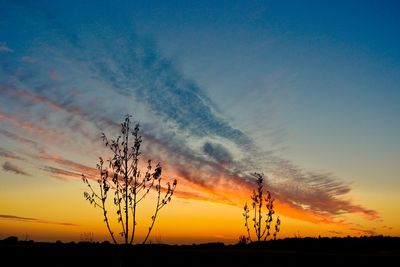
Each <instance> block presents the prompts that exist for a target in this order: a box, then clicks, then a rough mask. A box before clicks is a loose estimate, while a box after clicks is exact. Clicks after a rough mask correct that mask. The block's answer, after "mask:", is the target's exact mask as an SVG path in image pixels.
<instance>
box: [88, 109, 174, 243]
mask: <svg viewBox="0 0 400 267" xmlns="http://www.w3.org/2000/svg"><path fill="white" fill-rule="evenodd" d="M131 117H132V116H131V115H126V116H125V120H124V122H123V123H121V131H120V133H121V135H119V136H118V137H117V138H116V139H108V138H107V137H106V135H105V134H104V133H102V135H101V137H102V139H103V142H104V144H105V146H106V147H109V148H110V150H111V151H112V153H113V156H112V158H110V159H109V160H107V164H105V163H104V160H103V158H102V157H100V158H99V164H97V169H98V170H99V178H98V179H97V183H98V185H99V190H98V191H97V190H94V188H93V186H92V185H91V183H90V182H89V180H88V178H87V177H86V176H85V175H84V174H82V180H83V182H84V183H85V184H86V185H87V186H88V188H89V192H85V193H84V196H85V198H86V200H88V201H89V202H90V203H91V204H93V205H94V207H98V208H100V209H101V210H102V211H103V215H104V222H105V224H106V226H107V229H108V231H109V233H110V236H111V238H112V240H113V242H114V243H115V244H117V243H118V242H117V239H116V238H115V235H114V232H113V231H112V229H111V226H110V222H109V214H108V213H107V206H106V204H107V203H108V202H109V201H107V200H108V199H109V198H108V196H109V191H112V192H113V204H114V205H115V206H116V209H117V211H116V216H117V219H118V224H120V228H121V229H122V231H121V232H120V233H119V234H120V235H121V236H122V237H123V238H124V243H125V244H132V243H133V241H134V238H135V229H136V225H137V207H138V204H139V203H140V202H141V201H142V200H143V199H144V198H145V197H146V196H147V195H148V194H149V193H150V190H151V189H155V191H156V193H157V200H156V203H155V209H154V213H153V215H152V217H151V224H150V227H149V228H148V231H147V235H146V237H145V238H144V240H143V244H144V243H146V241H147V239H148V238H149V235H150V233H151V230H152V229H153V226H154V223H155V221H156V218H157V215H158V212H159V210H160V209H161V208H163V207H164V206H165V205H167V204H168V203H169V202H170V201H171V198H172V196H173V194H174V191H175V188H176V185H177V181H176V180H174V181H173V183H172V185H171V184H170V183H169V182H167V183H166V187H162V185H161V172H162V168H161V165H160V164H157V166H156V167H155V168H154V169H153V168H152V165H151V160H148V162H147V169H146V172H145V173H144V175H142V173H141V171H140V169H139V160H140V155H141V152H140V145H141V143H142V137H141V136H140V135H139V124H136V125H135V127H134V128H133V129H131ZM130 227H131V231H129V229H130Z"/></svg>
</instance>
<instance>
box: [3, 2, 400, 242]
mask: <svg viewBox="0 0 400 267" xmlns="http://www.w3.org/2000/svg"><path fill="white" fill-rule="evenodd" d="M82 2H84V3H80V1H38V2H35V3H33V2H31V1H5V0H1V1H0V6H1V8H0V165H1V169H0V182H1V186H0V238H5V237H7V236H10V235H15V236H18V237H20V238H21V239H24V238H30V239H35V240H46V241H55V240H63V241H72V240H74V241H79V240H82V239H84V238H85V236H87V233H92V234H93V238H94V239H95V240H99V241H101V240H106V239H109V237H108V236H107V232H106V231H107V229H106V227H105V225H104V223H103V218H102V214H101V211H100V210H98V209H94V208H93V207H91V206H90V205H89V204H88V203H87V202H86V201H85V199H84V197H83V192H84V191H85V190H86V188H85V185H84V184H83V183H82V181H81V179H80V178H81V174H82V173H84V174H95V167H96V164H97V163H98V158H99V157H100V156H102V157H104V158H106V157H107V156H108V157H110V156H111V155H110V153H109V151H108V150H107V149H106V148H104V146H103V144H102V142H101V138H100V137H101V133H103V132H104V133H106V134H107V135H108V136H111V137H112V136H116V135H117V134H118V130H119V125H120V122H122V120H123V119H124V115H125V114H132V115H133V119H134V121H135V122H138V123H140V125H141V133H142V136H143V146H142V147H143V151H142V152H143V154H142V158H141V166H142V168H145V164H146V162H147V160H148V159H152V161H153V162H160V163H161V164H162V166H163V177H164V178H163V179H165V180H166V181H167V180H172V179H177V180H178V186H177V189H176V194H175V195H174V198H173V200H172V202H171V203H170V204H169V205H168V206H166V207H165V208H163V210H162V211H160V214H159V217H158V220H157V222H156V224H155V228H154V230H153V233H152V236H151V238H152V240H153V242H164V243H179V244H182V243H201V242H225V243H235V242H237V241H238V237H239V236H240V235H242V234H245V228H244V219H243V216H242V212H243V206H244V203H245V202H246V201H250V195H251V191H252V190H253V189H254V188H255V178H254V177H253V176H252V175H251V174H252V173H254V172H260V173H263V174H264V175H265V177H266V188H267V189H268V190H269V191H271V193H272V195H273V197H274V198H275V199H276V203H275V211H276V214H277V215H279V216H280V218H281V221H282V226H281V232H280V233H279V235H278V237H280V238H284V237H293V236H303V237H304V236H314V237H315V236H347V235H351V236H361V235H393V236H399V235H400V218H399V216H398V214H399V212H400V208H399V205H398V203H400V177H399V175H400V162H399V159H400V142H399V136H400V123H399V119H398V118H399V116H400V49H399V47H400V28H399V27H398V25H399V24H400V21H399V20H400V16H399V14H398V13H399V10H400V6H399V3H398V2H397V1H112V2H111V1H82ZM154 200H155V199H154V195H153V196H151V197H149V198H148V201H147V202H145V203H144V204H143V206H142V207H141V209H140V210H139V213H140V215H139V219H138V220H139V223H138V238H139V239H140V237H143V235H144V234H145V231H146V230H147V227H148V226H147V225H148V223H149V222H150V217H151V210H152V202H154ZM275 218H276V217H275Z"/></svg>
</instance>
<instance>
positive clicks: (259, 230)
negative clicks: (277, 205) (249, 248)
mask: <svg viewBox="0 0 400 267" xmlns="http://www.w3.org/2000/svg"><path fill="white" fill-rule="evenodd" d="M254 176H255V177H256V178H257V189H256V190H253V194H252V196H251V200H252V202H251V207H252V210H253V211H254V215H253V218H252V221H253V228H254V233H255V235H256V238H257V240H256V241H261V240H264V241H265V240H267V239H268V237H269V236H270V235H271V232H270V231H271V224H272V222H273V215H274V213H275V211H274V199H273V198H272V196H271V193H270V192H269V191H267V194H266V197H265V196H264V192H263V187H264V184H263V180H264V178H263V175H262V174H260V173H254ZM264 203H265V208H266V209H267V212H266V214H265V218H264V215H263V211H262V209H263V207H264ZM243 209H244V213H243V216H244V218H245V224H244V226H245V228H246V231H247V241H249V242H252V241H253V240H252V238H251V234H250V226H249V222H248V220H249V218H250V209H249V206H248V205H247V202H246V204H245V205H244V208H243ZM263 218H264V220H263ZM280 225H281V220H280V219H279V216H278V218H277V220H276V222H275V231H274V233H273V236H274V239H276V235H277V233H278V232H279V231H280Z"/></svg>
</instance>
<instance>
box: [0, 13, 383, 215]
mask: <svg viewBox="0 0 400 267" xmlns="http://www.w3.org/2000/svg"><path fill="white" fill-rule="evenodd" d="M19 19H24V18H23V16H22V17H21V18H19ZM37 19H41V20H43V21H41V22H40V23H37V24H35V25H31V27H32V28H34V27H43V29H45V30H43V29H42V28H41V29H38V31H35V32H40V33H41V35H39V36H35V40H39V41H37V42H35V45H33V46H32V47H31V48H30V49H28V50H27V51H23V53H26V57H28V58H35V60H34V61H30V62H26V61H21V60H20V57H21V56H20V55H18V56H17V55H16V56H15V58H14V57H12V55H13V54H14V53H12V54H11V53H10V54H8V55H7V57H8V58H7V59H5V60H4V61H2V62H0V74H2V75H3V76H4V77H6V78H5V79H4V80H3V81H2V82H1V84H0V95H1V96H2V98H1V99H0V103H1V104H2V107H3V108H2V111H0V122H1V121H3V123H5V122H7V123H8V124H11V125H12V126H13V127H14V128H15V129H22V130H25V132H24V134H16V132H17V131H13V129H11V128H10V127H6V128H4V130H3V129H2V130H0V135H2V136H3V137H5V138H8V139H12V140H15V141H18V142H21V143H23V144H25V145H27V146H29V147H32V148H33V149H35V150H36V152H37V154H36V155H30V156H31V158H32V159H34V160H36V164H37V166H38V168H40V169H41V170H42V171H45V172H47V173H50V174H52V175H53V176H57V177H63V178H68V177H71V178H73V179H75V178H77V177H78V176H79V177H80V173H87V174H89V175H92V176H93V177H95V176H96V174H97V171H96V169H95V168H91V167H88V166H86V165H85V164H82V163H78V162H77V160H75V159H74V160H69V159H68V158H67V156H60V155H57V153H53V154H50V153H48V151H46V150H45V149H44V145H43V143H45V144H46V147H49V148H50V149H51V147H52V146H53V147H57V148H58V149H59V150H61V149H64V150H65V151H68V152H70V154H71V153H72V152H74V153H76V154H78V155H80V156H82V157H83V156H85V155H86V156H87V157H92V158H93V154H96V153H99V154H100V153H102V152H104V150H101V149H97V148H96V147H95V146H96V145H98V143H95V141H94V140H96V138H97V136H99V134H100V133H101V132H105V133H111V134H112V133H115V132H116V131H117V130H118V126H119V124H118V123H117V122H119V121H120V120H121V118H122V116H123V115H124V114H126V113H135V115H136V116H137V118H139V119H143V120H144V121H145V123H143V124H142V126H143V127H142V129H143V139H144V143H143V148H144V152H145V153H144V154H143V155H145V156H146V157H149V158H153V159H154V160H156V161H161V162H163V164H164V165H165V166H166V168H165V169H166V174H168V175H170V176H175V177H177V178H179V179H180V186H181V185H183V188H185V189H184V190H182V191H181V192H178V191H179V188H178V190H177V194H178V195H180V196H182V197H186V198H195V199H203V200H206V199H207V200H211V201H218V202H223V203H228V204H232V205H242V204H243V200H244V199H245V198H247V197H248V193H249V192H250V191H251V189H252V188H253V186H254V180H253V178H252V177H251V175H249V173H250V172H254V171H260V172H265V173H266V174H267V176H268V180H267V182H268V188H270V190H271V191H273V192H274V195H275V196H276V198H277V199H278V201H279V202H280V203H282V205H283V206H285V207H286V210H287V215H288V216H292V217H296V218H297V217H301V219H304V220H309V221H313V222H333V221H335V218H336V217H339V216H340V215H342V214H344V213H360V214H363V215H364V216H366V217H368V218H369V219H377V218H378V217H379V215H378V214H377V212H375V211H373V210H370V209H368V208H365V207H363V206H361V205H357V204H355V203H353V202H352V201H350V200H348V199H346V196H348V195H349V194H351V189H352V187H351V184H348V183H344V182H342V180H340V179H339V178H337V177H335V176H334V175H332V174H330V173H318V172H313V171H309V170H306V169H303V168H301V167H300V166H297V165H296V164H295V163H293V162H291V161H289V160H286V159H284V158H280V157H277V156H276V155H274V153H272V152H268V153H264V152H261V149H260V148H259V147H258V146H257V144H255V143H254V141H253V140H252V139H251V138H250V136H248V135H246V134H245V133H244V132H243V131H241V130H240V129H237V128H236V127H234V126H233V125H232V123H230V122H229V121H228V119H227V118H226V117H225V116H224V115H223V114H222V113H221V112H220V111H219V110H218V107H217V106H216V105H215V104H214V103H213V101H212V100H211V99H209V98H208V97H207V95H206V94H205V92H204V90H203V89H202V88H201V87H200V86H199V85H197V84H196V83H195V82H194V81H192V80H190V79H188V78H186V77H185V75H184V74H183V73H182V72H181V71H180V70H179V69H177V68H176V67H175V66H174V63H173V62H172V61H171V60H169V59H167V58H165V57H164V56H163V55H162V53H160V52H159V50H158V48H157V46H156V44H155V43H154V42H152V41H149V40H147V39H145V38H142V37H140V36H138V35H137V34H136V33H134V32H132V31H131V30H128V29H127V28H123V27H121V28H115V27H114V28H113V26H110V27H109V28H104V27H102V28H96V26H95V25H97V24H93V25H87V27H86V28H87V30H82V31H80V34H79V35H74V34H71V32H73V29H66V28H64V27H61V26H60V25H62V23H59V22H57V23H55V22H54V21H55V20H56V19H55V18H52V19H51V20H50V19H48V16H45V15H43V16H42V17H40V16H39V17H38V18H37ZM27 24H28V25H30V24H29V22H27ZM37 25H39V26H37ZM40 25H42V26H40ZM43 25H45V27H44V26H43ZM65 27H68V26H65ZM49 29H54V31H52V30H49ZM93 32H96V35H95V36H94V35H93V34H92V33H93ZM48 33H51V34H48ZM99 40H101V42H99ZM4 107H7V108H4ZM22 109H23V110H24V111H25V112H24V115H21V113H20V110H22ZM18 133H19V131H18ZM28 134H30V136H28ZM60 134H61V135H62V136H63V138H64V139H63V142H58V143H57V142H56V140H60V139H57V138H59V136H60ZM32 136H33V137H35V138H31V137H32ZM46 136H47V137H46ZM43 139H45V141H43ZM41 142H42V143H41ZM94 144H96V145H94ZM100 155H101V154H100ZM28 156H29V155H28ZM96 156H97V154H96ZM94 164H95V162H93V165H94ZM301 214H307V216H301Z"/></svg>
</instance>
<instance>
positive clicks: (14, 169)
mask: <svg viewBox="0 0 400 267" xmlns="http://www.w3.org/2000/svg"><path fill="white" fill-rule="evenodd" d="M2 167H3V170H4V171H8V172H13V173H16V174H20V175H26V176H30V174H28V173H27V172H25V171H24V170H22V169H21V168H19V167H17V166H15V165H13V164H12V163H10V162H8V161H6V162H4V164H3V166H2Z"/></svg>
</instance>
